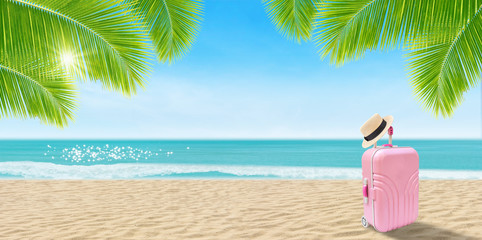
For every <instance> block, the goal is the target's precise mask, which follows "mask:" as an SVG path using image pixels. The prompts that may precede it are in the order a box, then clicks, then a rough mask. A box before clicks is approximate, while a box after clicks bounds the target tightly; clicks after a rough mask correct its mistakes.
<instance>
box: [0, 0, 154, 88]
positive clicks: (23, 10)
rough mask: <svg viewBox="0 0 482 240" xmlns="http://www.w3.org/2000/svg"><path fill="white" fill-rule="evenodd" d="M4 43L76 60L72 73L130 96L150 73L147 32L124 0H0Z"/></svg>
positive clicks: (40, 55) (0, 43)
mask: <svg viewBox="0 0 482 240" xmlns="http://www.w3.org/2000/svg"><path fill="white" fill-rule="evenodd" d="M0 15H1V17H0V31H1V33H2V34H3V37H0V47H2V48H3V50H4V54H5V56H6V58H7V59H8V58H9V57H11V55H12V53H13V52H16V54H20V55H21V56H27V55H30V56H33V57H34V58H35V59H42V60H45V61H49V62H57V61H58V60H59V59H61V58H62V57H64V58H65V57H66V56H67V58H73V61H72V63H71V64H72V65H71V66H70V68H69V69H70V70H71V73H72V74H74V75H75V76H76V77H77V78H80V79H91V80H94V81H100V82H101V83H102V85H103V86H104V87H105V88H106V89H109V90H114V91H118V92H121V93H123V94H125V95H127V96H129V95H131V94H134V93H135V92H136V89H137V87H138V86H143V84H144V77H145V75H146V74H148V73H149V71H150V68H149V66H148V61H149V49H150V48H149V44H148V38H147V34H146V33H145V32H144V31H143V30H142V29H143V27H142V26H141V25H140V24H139V23H138V19H136V17H135V15H134V14H132V10H130V6H126V5H125V4H124V3H123V2H121V1H120V0H105V1H97V0H82V1H76V0H65V1H56V0H34V1H28V0H0Z"/></svg>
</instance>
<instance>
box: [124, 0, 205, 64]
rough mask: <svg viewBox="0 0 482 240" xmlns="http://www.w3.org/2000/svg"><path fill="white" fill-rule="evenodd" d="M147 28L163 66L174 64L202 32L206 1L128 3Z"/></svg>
mask: <svg viewBox="0 0 482 240" xmlns="http://www.w3.org/2000/svg"><path fill="white" fill-rule="evenodd" d="M128 2H131V3H132V4H133V5H134V6H135V7H134V9H135V10H137V11H138V13H139V15H140V16H141V18H143V20H144V23H145V24H146V25H147V28H148V31H149V35H150V37H151V39H152V42H153V44H154V47H155V50H156V52H157V54H158V59H159V61H161V62H169V63H172V62H174V61H175V60H176V59H180V58H182V57H183V56H184V54H186V53H187V52H188V51H189V50H190V49H191V47H192V45H193V43H194V41H195V40H196V37H197V35H198V33H199V30H200V29H201V21H202V14H203V2H202V0H128Z"/></svg>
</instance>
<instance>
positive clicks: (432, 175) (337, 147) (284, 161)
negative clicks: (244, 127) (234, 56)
mask: <svg viewBox="0 0 482 240" xmlns="http://www.w3.org/2000/svg"><path fill="white" fill-rule="evenodd" d="M395 144H396V145H398V146H411V147H413V148H415V150H417V152H418V153H419V157H420V178H421V179H482V140H398V141H396V143H395ZM364 151H365V149H363V148H362V147H361V141H360V140H2V141H0V178H1V179H361V156H362V154H363V152H364Z"/></svg>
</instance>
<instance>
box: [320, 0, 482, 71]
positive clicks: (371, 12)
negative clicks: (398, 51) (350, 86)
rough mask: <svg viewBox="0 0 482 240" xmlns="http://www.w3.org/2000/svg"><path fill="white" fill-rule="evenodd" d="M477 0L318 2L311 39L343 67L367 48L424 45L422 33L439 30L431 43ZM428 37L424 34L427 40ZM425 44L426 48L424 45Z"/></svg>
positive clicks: (470, 10)
mask: <svg viewBox="0 0 482 240" xmlns="http://www.w3.org/2000/svg"><path fill="white" fill-rule="evenodd" d="M480 2H481V1H480V0H475V1H458V0H423V1H420V0H401V1H390V0H330V1H325V2H323V3H320V9H321V10H320V12H319V13H318V14H316V16H315V34H314V35H315V37H314V41H315V43H316V44H317V45H318V47H319V52H320V55H321V57H322V58H325V57H326V56H328V55H330V61H331V62H332V63H335V64H337V65H342V64H344V63H345V62H347V61H350V60H357V59H359V58H362V57H363V56H364V54H365V52H366V51H367V50H376V49H381V50H388V49H393V48H395V47H398V46H400V45H401V44H402V45H404V44H406V45H410V44H412V43H414V42H416V43H417V44H421V43H425V42H423V41H420V38H421V36H422V38H423V36H426V35H427V34H431V33H433V32H437V33H439V34H438V37H440V38H441V39H442V40H438V39H435V38H434V35H432V36H431V38H432V39H435V41H437V42H440V41H443V39H444V36H446V35H447V34H449V33H450V32H453V28H450V27H448V26H453V25H454V24H455V26H460V25H461V24H465V23H466V22H467V19H468V18H470V17H471V16H472V15H473V12H475V11H477V9H478V7H479V6H480ZM425 39H427V38H425ZM425 44H426V43H425ZM425 46H428V45H427V44H426V45H425Z"/></svg>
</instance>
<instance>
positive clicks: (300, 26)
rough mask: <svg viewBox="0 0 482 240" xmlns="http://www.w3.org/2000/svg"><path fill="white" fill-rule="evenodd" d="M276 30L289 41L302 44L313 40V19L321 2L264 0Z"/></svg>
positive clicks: (317, 0) (308, 0) (319, 0)
mask: <svg viewBox="0 0 482 240" xmlns="http://www.w3.org/2000/svg"><path fill="white" fill-rule="evenodd" d="M263 2H264V5H265V9H266V12H267V13H268V16H269V18H270V19H271V21H272V22H273V23H274V24H275V25H276V29H277V30H278V31H280V32H281V34H283V35H284V36H285V37H287V38H288V39H290V40H292V39H294V40H296V41H297V42H301V39H303V40H304V41H306V40H309V39H310V38H311V33H312V30H313V24H312V23H313V18H314V16H315V14H316V12H317V8H316V6H317V4H318V3H320V2H321V0H263Z"/></svg>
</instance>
